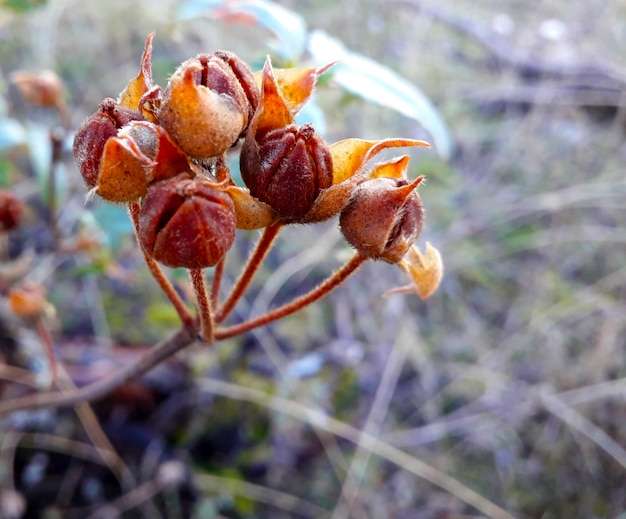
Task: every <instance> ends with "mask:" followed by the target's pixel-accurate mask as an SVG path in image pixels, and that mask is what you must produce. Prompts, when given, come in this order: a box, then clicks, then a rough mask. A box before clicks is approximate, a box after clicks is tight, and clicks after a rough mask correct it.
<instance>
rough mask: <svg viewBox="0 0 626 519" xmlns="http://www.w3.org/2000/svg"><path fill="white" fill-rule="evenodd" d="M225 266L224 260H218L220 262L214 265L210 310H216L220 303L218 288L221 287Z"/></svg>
mask: <svg viewBox="0 0 626 519" xmlns="http://www.w3.org/2000/svg"><path fill="white" fill-rule="evenodd" d="M225 265H226V261H225V260H224V258H222V259H221V260H220V262H219V263H218V264H217V265H215V270H214V271H213V281H212V282H211V306H212V308H217V305H219V302H220V288H221V287H222V278H223V277H224V267H225Z"/></svg>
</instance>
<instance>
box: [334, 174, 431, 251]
mask: <svg viewBox="0 0 626 519" xmlns="http://www.w3.org/2000/svg"><path fill="white" fill-rule="evenodd" d="M421 181H422V177H420V178H418V179H416V180H415V181H413V182H412V183H410V184H409V183H408V182H407V181H406V180H405V179H398V178H375V179H372V180H368V181H366V182H364V183H363V184H361V185H360V186H359V187H357V188H356V189H355V190H354V192H353V193H352V196H351V198H350V202H349V204H348V206H347V207H346V208H345V209H344V210H343V211H342V213H341V216H340V218H339V224H340V227H341V232H342V234H343V235H344V237H345V238H346V240H347V241H348V243H350V245H352V246H353V247H354V248H355V249H357V250H358V251H359V252H361V253H362V254H365V255H366V256H368V257H370V258H372V259H375V260H383V261H386V262H388V263H397V262H399V261H400V260H401V259H402V257H403V256H404V255H405V254H406V252H407V251H408V250H409V248H410V247H411V245H412V244H413V242H415V240H416V239H417V238H418V237H419V235H420V233H421V232H422V227H423V225H424V208H423V206H422V202H421V200H420V198H419V196H418V195H417V192H415V191H414V189H415V187H416V186H417V185H418V184H419V183H420V182H421Z"/></svg>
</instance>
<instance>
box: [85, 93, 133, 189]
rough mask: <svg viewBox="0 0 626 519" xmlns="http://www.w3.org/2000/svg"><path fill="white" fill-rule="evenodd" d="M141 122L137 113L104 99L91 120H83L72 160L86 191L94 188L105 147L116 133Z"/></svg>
mask: <svg viewBox="0 0 626 519" xmlns="http://www.w3.org/2000/svg"><path fill="white" fill-rule="evenodd" d="M137 120H139V121H140V120H144V117H143V115H141V113H139V112H138V111H137V110H131V109H129V108H124V107H122V106H120V105H118V104H117V103H116V102H115V100H114V99H111V98H107V99H105V100H104V101H102V103H100V106H99V107H98V110H97V112H96V113H95V114H93V115H92V116H91V117H89V118H88V119H86V120H85V121H84V122H83V123H82V124H81V126H80V127H79V128H78V130H76V134H75V135H74V150H73V151H74V161H75V162H76V165H77V166H78V169H79V170H80V173H81V175H82V177H83V180H84V181H85V184H86V186H87V188H89V189H93V188H94V187H96V184H97V182H98V174H99V172H100V160H101V159H102V154H103V153H104V147H105V145H106V143H107V141H108V140H109V139H110V138H111V137H115V136H116V135H117V132H118V130H119V129H120V128H121V127H122V126H124V125H126V124H128V123H129V122H130V121H137Z"/></svg>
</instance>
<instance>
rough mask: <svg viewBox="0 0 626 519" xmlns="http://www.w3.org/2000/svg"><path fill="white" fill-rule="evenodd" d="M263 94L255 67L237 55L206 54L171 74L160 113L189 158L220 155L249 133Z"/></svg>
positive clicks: (163, 123)
mask: <svg viewBox="0 0 626 519" xmlns="http://www.w3.org/2000/svg"><path fill="white" fill-rule="evenodd" d="M259 96H260V93H259V89H258V87H257V85H256V83H255V81H254V76H253V75H252V71H251V70H250V68H249V67H248V65H247V64H246V63H245V62H243V61H242V60H241V59H239V58H238V57H237V56H235V55H234V54H232V53H229V52H225V51H218V52H216V53H215V54H202V55H199V56H197V57H195V58H191V59H188V60H187V61H185V62H183V63H182V64H181V65H180V67H179V68H178V69H177V70H176V72H175V73H174V74H173V75H172V77H171V79H170V81H169V83H168V85H167V87H166V89H165V91H164V92H163V99H162V100H161V106H160V109H159V112H158V114H157V116H158V120H159V123H160V124H161V125H162V126H163V128H165V130H166V131H167V132H168V133H169V134H170V136H171V137H172V139H173V140H174V141H175V142H176V143H177V144H178V146H180V148H181V149H182V150H183V151H184V152H185V153H187V154H188V155H189V156H190V157H193V158H197V159H203V158H209V157H217V156H220V155H222V154H223V153H224V152H226V151H227V150H228V149H229V148H230V147H231V146H233V145H234V144H235V143H236V142H237V141H238V140H239V138H240V137H242V136H243V135H244V134H245V132H246V130H247V128H248V124H249V122H250V120H251V118H252V115H253V114H254V111H255V110H256V107H257V105H258V101H259Z"/></svg>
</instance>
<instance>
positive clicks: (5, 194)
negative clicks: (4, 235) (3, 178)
mask: <svg viewBox="0 0 626 519" xmlns="http://www.w3.org/2000/svg"><path fill="white" fill-rule="evenodd" d="M23 214H24V204H23V203H22V201H21V200H20V199H19V198H18V197H16V196H15V195H14V194H13V193H11V192H10V191H7V190H5V189H1V190H0V232H4V231H10V230H11V229H15V228H16V227H18V226H19V225H20V223H21V221H22V216H23Z"/></svg>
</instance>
